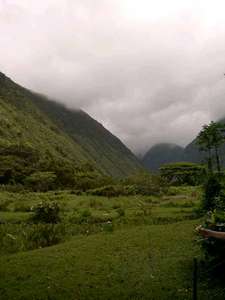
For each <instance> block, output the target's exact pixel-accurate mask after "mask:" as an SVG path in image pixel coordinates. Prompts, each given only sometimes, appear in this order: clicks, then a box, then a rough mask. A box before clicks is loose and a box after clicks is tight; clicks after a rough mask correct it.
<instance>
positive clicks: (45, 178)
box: [24, 172, 57, 192]
mask: <svg viewBox="0 0 225 300" xmlns="http://www.w3.org/2000/svg"><path fill="white" fill-rule="evenodd" d="M56 178H57V176H56V175H55V173H53V172H35V173H33V174H31V175H30V176H28V177H26V179H25V180H24V183H25V185H26V186H27V187H29V188H31V189H32V190H33V191H35V192H46V191H48V190H51V189H54V188H55V183H56Z"/></svg>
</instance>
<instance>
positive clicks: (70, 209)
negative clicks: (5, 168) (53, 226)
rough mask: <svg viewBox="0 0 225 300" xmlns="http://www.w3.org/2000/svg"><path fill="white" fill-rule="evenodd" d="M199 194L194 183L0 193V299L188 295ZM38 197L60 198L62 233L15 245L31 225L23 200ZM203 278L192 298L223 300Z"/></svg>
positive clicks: (196, 247) (31, 201)
mask: <svg viewBox="0 0 225 300" xmlns="http://www.w3.org/2000/svg"><path fill="white" fill-rule="evenodd" d="M199 197H200V191H199V190H198V189H194V188H184V189H179V190H175V191H171V193H169V194H168V195H167V196H162V197H139V196H135V197H120V198H112V199H108V198H104V197H93V196H76V195H73V193H71V192H51V193H45V194H38V193H35V194H32V193H30V194H28V193H27V194H10V193H6V192H4V193H1V195H0V199H1V201H0V206H1V212H0V221H1V225H0V229H1V241H2V244H1V246H0V248H1V257H0V299H1V300H5V299H10V300H11V299H12V300H13V299H21V300H22V299H23V300H26V299H40V300H42V299H56V300H58V299H85V300H86V299H87V300H89V299H104V300H105V299H192V273H193V258H194V257H197V258H198V259H200V258H201V256H202V254H201V251H200V247H199V243H197V242H196V238H197V237H196V235H195V233H194V228H195V226H196V225H198V224H199V223H200V222H201V220H200V219H198V218H197V216H196V215H195V213H194V211H195V208H196V207H197V206H198V203H199ZM43 199H51V200H56V201H58V202H59V203H60V204H61V207H62V216H61V218H62V223H65V224H66V228H67V229H66V231H65V238H64V240H63V241H62V242H61V243H59V244H57V245H54V246H51V247H46V248H41V249H35V250H32V251H21V248H20V247H19V246H18V247H16V246H15V245H14V244H13V243H14V241H18V240H19V239H20V237H21V235H20V234H21V232H22V231H23V230H24V228H26V226H30V225H24V224H25V222H26V220H28V219H29V217H30V215H31V214H32V213H31V212H30V211H29V207H30V206H32V205H35V203H38V202H39V201H40V200H43ZM87 210H88V213H87ZM121 212H122V213H121ZM81 216H82V217H84V216H86V217H85V218H86V219H85V221H84V222H81V220H84V218H83V219H82V218H80V217H81ZM7 238H8V239H9V240H10V239H11V242H12V245H13V246H14V248H13V247H12V248H13V249H14V250H13V251H11V252H14V253H10V248H9V246H10V243H7V242H6V239H7ZM18 244H19V243H18ZM16 245H17V242H16ZM206 284H207V282H205V281H202V282H200V283H199V299H218V300H219V299H224V295H223V294H222V293H221V292H220V290H218V288H217V289H212V288H206Z"/></svg>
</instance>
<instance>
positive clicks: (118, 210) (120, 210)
mask: <svg viewBox="0 0 225 300" xmlns="http://www.w3.org/2000/svg"><path fill="white" fill-rule="evenodd" d="M116 212H117V213H118V215H119V217H120V218H121V217H125V210H124V208H122V207H119V208H117V210H116Z"/></svg>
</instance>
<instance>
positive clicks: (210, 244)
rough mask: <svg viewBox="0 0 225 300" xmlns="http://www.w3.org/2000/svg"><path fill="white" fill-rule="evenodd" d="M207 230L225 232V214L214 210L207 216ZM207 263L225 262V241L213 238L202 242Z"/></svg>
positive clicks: (205, 225)
mask: <svg viewBox="0 0 225 300" xmlns="http://www.w3.org/2000/svg"><path fill="white" fill-rule="evenodd" d="M204 227H205V228H208V229H211V230H215V231H225V212H224V211H217V210H214V211H212V212H209V213H208V214H207V216H206V220H205V224H204ZM202 248H203V250H204V253H205V256H206V259H207V262H208V263H209V264H210V263H212V264H214V265H215V264H217V263H221V262H223V261H224V260H225V241H224V240H220V239H216V238H213V237H210V238H207V239H203V240H202Z"/></svg>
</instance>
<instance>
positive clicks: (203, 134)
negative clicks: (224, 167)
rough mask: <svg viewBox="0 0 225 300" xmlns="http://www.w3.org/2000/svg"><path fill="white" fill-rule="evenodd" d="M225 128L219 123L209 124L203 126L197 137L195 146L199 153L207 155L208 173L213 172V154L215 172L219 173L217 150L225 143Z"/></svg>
mask: <svg viewBox="0 0 225 300" xmlns="http://www.w3.org/2000/svg"><path fill="white" fill-rule="evenodd" d="M224 132H225V126H224V125H223V124H221V123H215V122H213V121H212V122H210V123H209V124H208V125H204V126H203V128H202V130H201V131H200V133H199V135H198V137H197V144H198V146H199V149H200V151H205V152H207V153H208V169H209V172H210V173H212V171H213V163H212V162H213V152H214V153H215V157H216V166H217V171H218V172H220V171H221V166H220V157H219V148H220V146H221V145H222V144H223V143H224V142H225V136H224Z"/></svg>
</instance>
